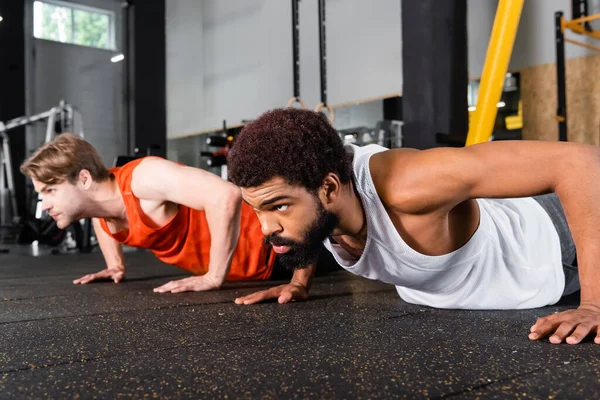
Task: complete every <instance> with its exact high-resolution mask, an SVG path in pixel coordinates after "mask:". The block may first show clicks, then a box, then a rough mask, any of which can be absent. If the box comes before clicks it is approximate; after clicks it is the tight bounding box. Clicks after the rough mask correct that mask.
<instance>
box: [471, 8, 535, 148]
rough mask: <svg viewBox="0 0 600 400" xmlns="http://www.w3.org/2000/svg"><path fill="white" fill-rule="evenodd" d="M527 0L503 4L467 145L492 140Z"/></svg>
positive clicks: (497, 13) (491, 43) (488, 55)
mask: <svg viewBox="0 0 600 400" xmlns="http://www.w3.org/2000/svg"><path fill="white" fill-rule="evenodd" d="M523 2H524V0H500V1H499V2H498V8H497V11H496V17H495V19H494V26H493V28H492V34H491V37H490V42H489V45H488V49H487V54H486V57H485V64H484V65H483V74H482V76H481V84H480V86H479V97H478V99H477V106H476V108H475V114H474V115H473V123H472V124H469V134H468V135H467V142H466V145H467V146H470V145H473V144H477V143H483V142H487V141H488V140H489V139H490V137H491V136H492V131H493V129H494V122H495V121H496V115H497V112H498V107H497V104H498V102H499V101H500V95H501V93H502V86H503V84H504V78H505V76H506V71H507V69H508V63H509V61H510V56H511V54H512V49H513V45H514V43H515V37H516V36H517V29H518V26H519V19H520V18H521V11H522V10H523Z"/></svg>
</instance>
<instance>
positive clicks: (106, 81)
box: [27, 0, 126, 165]
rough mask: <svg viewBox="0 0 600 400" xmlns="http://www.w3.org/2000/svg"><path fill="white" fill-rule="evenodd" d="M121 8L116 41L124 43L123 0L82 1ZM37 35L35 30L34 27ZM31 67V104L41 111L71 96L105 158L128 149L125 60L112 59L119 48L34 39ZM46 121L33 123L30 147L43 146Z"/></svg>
mask: <svg viewBox="0 0 600 400" xmlns="http://www.w3.org/2000/svg"><path fill="white" fill-rule="evenodd" d="M77 3H79V4H84V5H88V6H92V7H97V8H103V9H108V10H112V11H115V13H116V16H117V22H116V28H117V37H116V44H117V46H119V43H120V26H121V21H120V1H118V0H85V1H77ZM32 35H33V32H32ZM30 46H31V47H32V48H31V49H28V52H30V56H29V57H28V59H27V62H28V64H29V65H28V70H29V71H30V72H29V74H28V87H29V88H31V90H29V91H28V99H27V103H28V110H29V112H31V113H39V112H43V111H46V110H49V109H50V108H52V107H54V106H56V105H58V103H59V101H60V100H65V101H67V102H68V103H69V104H71V105H73V106H74V107H75V108H76V109H78V110H79V111H80V112H81V113H82V117H83V128H84V133H85V138H86V140H88V141H89V142H90V143H92V145H94V146H95V147H96V148H97V149H98V151H99V153H100V155H101V156H102V159H103V161H104V163H105V164H107V165H112V163H113V160H114V157H115V156H116V155H118V154H124V153H125V149H126V142H125V133H124V129H123V128H124V125H123V118H124V115H123V110H124V102H123V66H122V64H121V63H112V62H110V58H111V57H112V56H113V55H114V53H115V52H114V51H109V50H102V49H95V48H90V47H84V46H76V45H71V44H64V43H58V42H53V41H48V40H40V39H33V40H32V41H31V44H30ZM44 137H45V125H44V124H37V125H36V126H35V127H32V128H30V129H28V149H30V150H33V149H34V148H36V147H37V146H39V145H40V144H41V143H42V142H43V140H44Z"/></svg>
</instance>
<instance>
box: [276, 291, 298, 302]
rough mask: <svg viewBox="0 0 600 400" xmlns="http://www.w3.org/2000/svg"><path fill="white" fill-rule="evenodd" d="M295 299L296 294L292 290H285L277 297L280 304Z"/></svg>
mask: <svg viewBox="0 0 600 400" xmlns="http://www.w3.org/2000/svg"><path fill="white" fill-rule="evenodd" d="M293 299H294V295H293V294H292V291H291V290H284V291H282V292H281V294H280V295H279V298H278V299H277V301H278V302H279V304H285V303H289V302H290V301H292V300H293Z"/></svg>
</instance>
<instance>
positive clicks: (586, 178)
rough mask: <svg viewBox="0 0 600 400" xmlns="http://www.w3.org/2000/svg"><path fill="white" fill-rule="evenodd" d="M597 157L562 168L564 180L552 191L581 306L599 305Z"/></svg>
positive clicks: (599, 190)
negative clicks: (567, 234) (565, 227)
mask: <svg viewBox="0 0 600 400" xmlns="http://www.w3.org/2000/svg"><path fill="white" fill-rule="evenodd" d="M599 154H600V153H598V152H597V150H596V149H595V148H593V149H590V152H589V153H586V154H579V155H574V157H575V156H577V159H576V160H573V161H571V162H570V165H565V166H564V176H562V179H561V180H560V181H559V183H558V184H557V186H556V188H555V192H556V194H557V195H558V197H559V199H560V201H561V203H562V205H563V208H564V210H565V215H566V217H567V221H568V223H569V228H570V229H571V233H572V235H573V240H574V242H575V246H576V248H577V263H578V268H579V279H580V283H581V302H582V304H583V303H596V304H598V303H600V265H598V259H599V258H600V185H599V184H598V182H599V181H600V155H599Z"/></svg>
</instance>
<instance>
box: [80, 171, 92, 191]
mask: <svg viewBox="0 0 600 400" xmlns="http://www.w3.org/2000/svg"><path fill="white" fill-rule="evenodd" d="M78 180H79V183H80V184H81V186H82V187H83V189H85V190H88V189H89V188H91V187H92V183H93V182H94V180H93V179H92V175H91V174H90V171H88V170H87V169H82V170H81V171H79V177H78Z"/></svg>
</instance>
